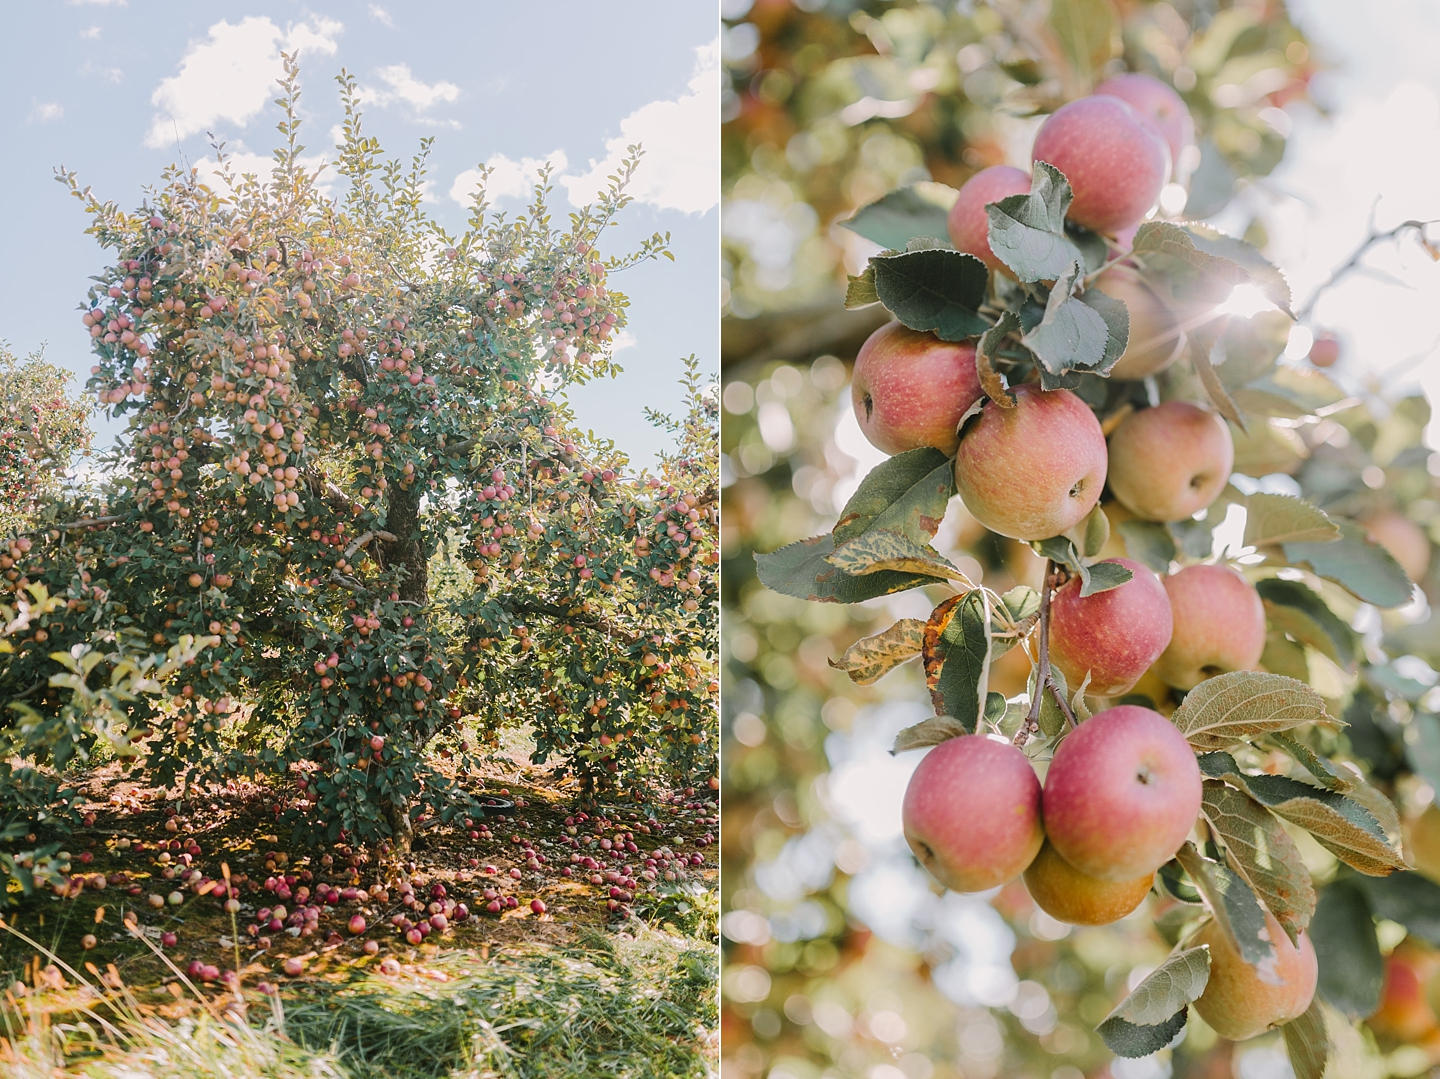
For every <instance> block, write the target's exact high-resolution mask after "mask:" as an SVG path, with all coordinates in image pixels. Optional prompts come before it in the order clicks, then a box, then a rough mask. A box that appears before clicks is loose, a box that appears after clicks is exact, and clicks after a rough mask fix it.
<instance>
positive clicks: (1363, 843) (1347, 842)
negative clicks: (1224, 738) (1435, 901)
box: [1197, 753, 1406, 877]
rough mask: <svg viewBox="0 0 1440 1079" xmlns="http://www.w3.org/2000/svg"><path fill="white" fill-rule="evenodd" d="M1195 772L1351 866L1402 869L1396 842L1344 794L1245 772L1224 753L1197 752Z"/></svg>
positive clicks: (1369, 870)
mask: <svg viewBox="0 0 1440 1079" xmlns="http://www.w3.org/2000/svg"><path fill="white" fill-rule="evenodd" d="M1197 760H1198V762H1199V764H1200V771H1201V773H1202V774H1203V775H1206V776H1208V777H1210V778H1211V779H1223V780H1224V781H1225V782H1226V783H1229V784H1230V785H1232V786H1234V787H1238V788H1240V789H1241V790H1243V791H1244V792H1245V793H1246V794H1248V795H1250V797H1252V798H1254V799H1255V800H1256V801H1257V802H1259V803H1260V804H1261V805H1263V806H1265V807H1266V808H1267V809H1269V810H1270V811H1271V812H1273V813H1275V814H1276V815H1277V816H1280V817H1283V818H1284V819H1285V820H1288V821H1289V822H1290V823H1291V824H1296V825H1299V826H1300V827H1301V828H1304V829H1305V830H1306V831H1307V832H1309V833H1310V834H1311V835H1313V836H1314V837H1315V839H1316V841H1317V842H1318V843H1320V845H1321V846H1323V847H1325V849H1327V850H1329V851H1330V852H1331V853H1332V854H1334V855H1335V857H1337V858H1339V859H1340V860H1341V861H1342V862H1344V863H1345V864H1346V865H1348V866H1350V867H1351V868H1352V869H1357V870H1359V871H1360V872H1361V873H1366V874H1369V875H1370V876H1376V877H1383V876H1386V875H1387V874H1389V873H1392V872H1394V871H1395V870H1397V869H1404V868H1406V864H1405V860H1404V858H1403V857H1402V855H1401V853H1400V849H1399V846H1398V844H1396V843H1395V842H1393V841H1392V839H1391V838H1390V836H1389V835H1387V834H1386V830H1385V828H1384V826H1382V824H1381V823H1380V821H1379V820H1377V819H1376V817H1375V814H1374V813H1373V812H1372V811H1371V810H1370V809H1369V808H1367V807H1366V806H1365V805H1363V804H1362V803H1361V802H1360V801H1357V800H1355V799H1354V798H1352V797H1350V796H1349V795H1347V794H1340V793H1339V792H1337V791H1331V790H1325V789H1324V788H1322V787H1315V786H1312V785H1310V784H1309V783H1302V782H1300V780H1298V779H1291V778H1290V777H1289V776H1273V775H1246V774H1245V773H1243V772H1241V771H1240V768H1239V766H1238V765H1237V764H1236V763H1235V758H1234V757H1232V756H1230V754H1228V753H1202V754H1201V755H1200V756H1199V757H1198V758H1197Z"/></svg>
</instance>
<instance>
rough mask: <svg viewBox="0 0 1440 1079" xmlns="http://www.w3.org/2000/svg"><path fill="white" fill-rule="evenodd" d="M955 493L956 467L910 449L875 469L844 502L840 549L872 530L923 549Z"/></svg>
mask: <svg viewBox="0 0 1440 1079" xmlns="http://www.w3.org/2000/svg"><path fill="white" fill-rule="evenodd" d="M954 494H955V469H954V466H953V464H952V463H951V461H950V459H949V458H948V457H946V456H945V455H944V454H943V453H941V452H940V451H939V450H936V449H929V448H924V449H918V450H908V451H906V452H905V453H897V454H896V455H895V456H894V457H891V458H890V459H889V460H886V461H882V462H880V464H878V465H876V466H875V467H874V468H872V469H871V470H870V471H869V473H867V474H866V476H865V478H864V479H863V480H861V481H860V486H859V487H858V488H856V490H855V493H854V494H853V495H851V496H850V501H848V502H846V503H845V508H844V509H843V510H841V512H840V520H839V521H838V522H836V525H835V528H834V533H833V534H834V536H835V543H836V545H837V546H840V545H843V544H846V543H849V542H850V541H851V540H855V539H858V538H859V537H860V536H863V535H864V534H865V533H866V532H868V531H870V530H871V529H880V530H884V531H888V532H898V533H900V534H901V535H902V536H906V537H908V538H909V539H911V540H914V541H915V542H916V543H917V544H921V545H925V544H927V543H928V542H929V540H930V539H931V538H932V537H933V536H934V535H935V532H936V530H937V529H939V527H940V521H941V519H942V518H943V517H944V516H945V506H946V504H947V503H948V502H949V501H950V498H951V496H952V495H954Z"/></svg>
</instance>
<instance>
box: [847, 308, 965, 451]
mask: <svg viewBox="0 0 1440 1079" xmlns="http://www.w3.org/2000/svg"><path fill="white" fill-rule="evenodd" d="M979 399H980V380H979V378H978V377H977V376H976V374H975V346H974V344H972V343H955V342H950V341H942V340H940V338H938V337H936V336H935V335H934V334H933V333H918V332H916V331H915V330H912V329H909V328H907V327H906V326H905V325H904V324H902V323H900V322H889V323H886V324H885V325H884V326H881V327H880V328H879V329H878V330H876V331H875V332H874V333H872V334H871V335H870V337H869V339H868V340H867V341H866V342H865V343H864V344H863V345H861V346H860V354H859V355H858V356H856V357H855V371H854V374H853V376H852V377H851V380H850V400H851V403H852V404H853V405H854V408H855V418H856V420H858V421H859V423H860V429H861V430H862V431H863V432H865V437H866V438H868V439H869V440H870V443H871V444H872V445H873V446H875V447H876V448H877V449H880V450H884V451H885V452H886V453H889V454H896V453H904V452H905V451H906V450H914V449H919V448H920V447H921V446H934V447H935V448H936V449H938V450H940V451H942V452H943V453H945V454H947V455H948V454H952V453H954V452H955V446H956V444H957V443H958V442H959V438H960V436H959V434H958V433H957V432H958V429H959V426H960V417H961V416H963V415H965V410H966V409H968V408H969V407H970V406H971V405H973V404H974V403H975V402H976V401H977V400H979Z"/></svg>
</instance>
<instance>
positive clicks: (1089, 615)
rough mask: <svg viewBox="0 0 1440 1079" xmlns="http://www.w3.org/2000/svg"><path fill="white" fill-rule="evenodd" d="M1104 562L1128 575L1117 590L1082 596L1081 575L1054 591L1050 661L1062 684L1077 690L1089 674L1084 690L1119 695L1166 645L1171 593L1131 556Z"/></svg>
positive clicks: (1138, 676)
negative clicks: (1126, 570) (1088, 680)
mask: <svg viewBox="0 0 1440 1079" xmlns="http://www.w3.org/2000/svg"><path fill="white" fill-rule="evenodd" d="M1106 561H1109V562H1114V563H1116V564H1117V565H1121V566H1124V567H1125V568H1126V569H1128V570H1129V571H1130V573H1131V574H1132V576H1131V578H1130V580H1128V581H1126V582H1125V583H1124V584H1122V585H1120V586H1119V587H1118V588H1111V589H1109V590H1108V591H1105V592H1097V593H1096V594H1095V595H1093V596H1081V595H1080V585H1081V581H1080V578H1079V577H1073V578H1071V579H1070V580H1069V581H1067V582H1066V583H1065V584H1064V585H1063V586H1062V587H1061V588H1059V589H1057V590H1056V592H1055V595H1054V597H1053V598H1052V599H1051V601H1050V662H1051V663H1053V664H1055V666H1057V667H1059V668H1060V673H1062V674H1063V675H1064V676H1065V683H1066V685H1068V686H1070V687H1071V688H1072V689H1078V688H1079V686H1080V684H1081V683H1082V682H1083V681H1084V680H1085V675H1086V673H1087V672H1088V673H1089V675H1090V685H1089V687H1088V688H1087V689H1086V692H1087V693H1088V694H1090V695H1091V696H1094V697H1118V696H1120V695H1121V694H1122V693H1127V692H1129V690H1130V688H1131V687H1132V686H1134V685H1135V683H1136V682H1137V681H1138V680H1139V678H1140V676H1141V675H1142V674H1144V673H1145V672H1146V671H1147V670H1149V668H1150V665H1151V664H1152V663H1154V662H1155V660H1156V659H1158V658H1159V656H1160V653H1161V652H1163V651H1165V646H1166V645H1168V644H1169V643H1170V632H1171V628H1172V627H1171V620H1170V597H1169V596H1168V595H1167V594H1166V592H1165V586H1164V585H1163V584H1161V583H1160V578H1158V577H1156V576H1155V574H1154V573H1152V572H1150V570H1149V569H1147V568H1146V567H1145V566H1143V565H1141V564H1140V563H1139V562H1135V561H1132V560H1131V559H1129V558H1111V559H1107V560H1106Z"/></svg>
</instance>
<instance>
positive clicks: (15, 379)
mask: <svg viewBox="0 0 1440 1079" xmlns="http://www.w3.org/2000/svg"><path fill="white" fill-rule="evenodd" d="M70 377H71V376H70V373H69V372H68V371H65V370H64V369H62V368H60V367H57V366H55V365H54V364H52V363H47V362H46V360H45V357H44V355H43V353H34V354H31V355H29V356H27V357H25V358H24V359H23V360H22V359H20V358H19V357H18V356H16V355H15V354H14V353H12V352H11V351H10V349H9V348H7V347H6V346H5V345H4V344H3V343H0V529H3V530H4V531H7V532H9V531H13V530H15V529H18V528H19V527H20V526H21V525H22V524H23V523H24V521H25V520H26V519H27V518H28V516H29V515H30V514H31V513H32V512H34V510H35V508H36V506H37V505H38V503H39V502H40V500H42V499H43V498H45V497H47V496H53V495H54V493H55V492H56V491H57V490H58V489H59V486H60V475H61V473H62V472H63V470H64V469H65V467H67V466H68V465H69V464H70V462H71V459H72V458H73V457H74V456H75V455H76V454H77V453H81V452H84V451H85V450H88V449H89V447H90V437H91V436H90V426H89V424H88V422H87V415H88V412H89V410H88V409H87V408H86V406H85V405H83V404H81V403H80V402H79V401H76V400H74V399H72V398H71V397H70V396H69V395H68V394H67V393H66V385H67V383H68V382H69V381H70Z"/></svg>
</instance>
